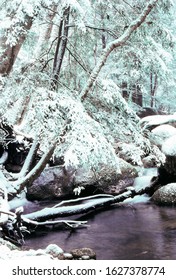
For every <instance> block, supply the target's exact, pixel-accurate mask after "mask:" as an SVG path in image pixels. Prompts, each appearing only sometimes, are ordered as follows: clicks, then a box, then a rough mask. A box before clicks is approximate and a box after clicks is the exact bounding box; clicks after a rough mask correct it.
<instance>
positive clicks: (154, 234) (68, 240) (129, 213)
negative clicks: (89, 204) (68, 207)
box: [24, 169, 176, 260]
mask: <svg viewBox="0 0 176 280" xmlns="http://www.w3.org/2000/svg"><path fill="white" fill-rule="evenodd" d="M155 173H156V170H154V169H148V170H145V172H144V173H143V174H142V176H140V177H138V178H136V180H135V182H134V186H136V187H140V186H142V185H144V184H145V185H146V184H148V182H149V181H150V178H151V176H153V175H155ZM41 206H42V205H40V207H41ZM38 209H39V205H37V204H35V203H28V204H27V206H26V209H25V211H26V212H28V210H30V212H31V211H35V210H38ZM81 219H82V220H87V221H88V225H89V226H88V227H86V228H81V229H77V230H75V231H70V230H58V229H57V230H56V229H55V230H52V231H48V232H47V231H40V232H36V233H35V234H32V235H31V236H27V238H26V243H25V246H24V248H25V249H29V248H32V249H39V248H46V246H47V245H48V244H53V243H54V244H57V245H58V246H60V247H61V248H62V249H63V250H64V251H70V250H71V249H74V248H81V247H89V248H92V249H93V250H94V251H95V252H96V254H97V259H99V260H106V259H107V260H118V259H120V260H137V259H139V260H147V259H150V260H154V259H158V260H162V259H172V260H173V259H176V209H175V207H161V206H157V205H155V204H153V203H152V202H150V201H149V199H148V197H146V196H141V197H136V198H134V199H129V200H127V201H126V202H124V203H122V204H121V205H120V206H118V205H115V206H113V207H111V208H110V209H108V210H106V211H105V210H104V211H97V212H96V213H94V214H92V213H91V214H86V215H84V216H82V217H81Z"/></svg>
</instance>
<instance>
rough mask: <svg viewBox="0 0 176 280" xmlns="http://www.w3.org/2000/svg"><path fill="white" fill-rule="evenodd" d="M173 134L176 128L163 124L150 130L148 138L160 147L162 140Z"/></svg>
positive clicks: (175, 132) (175, 133)
mask: <svg viewBox="0 0 176 280" xmlns="http://www.w3.org/2000/svg"><path fill="white" fill-rule="evenodd" d="M173 135H176V128H175V127H173V126H172V125H169V124H163V125H159V126H157V127H156V128H154V129H152V130H151V134H150V140H151V142H153V144H155V145H157V146H158V147H161V146H162V144H163V142H164V141H165V140H167V139H169V138H170V137H171V136H173Z"/></svg>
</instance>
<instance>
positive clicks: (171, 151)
mask: <svg viewBox="0 0 176 280" xmlns="http://www.w3.org/2000/svg"><path fill="white" fill-rule="evenodd" d="M162 152H163V153H164V154H165V155H166V156H176V135H173V136H171V137H170V138H169V139H167V140H166V141H165V142H164V143H163V145H162Z"/></svg>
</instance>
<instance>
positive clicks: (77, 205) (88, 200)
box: [23, 179, 157, 222]
mask: <svg viewBox="0 0 176 280" xmlns="http://www.w3.org/2000/svg"><path fill="white" fill-rule="evenodd" d="M156 189H157V179H156V180H154V181H153V182H152V183H151V184H150V185H149V186H147V187H145V188H143V189H140V190H135V189H134V188H133V187H128V188H126V189H125V190H124V192H123V193H121V194H119V195H116V196H112V195H95V196H89V197H85V198H78V199H72V200H67V201H63V202H61V203H59V204H57V205H55V206H53V207H50V208H44V209H42V210H39V211H36V212H33V213H30V214H26V215H23V217H24V218H28V219H30V220H33V221H40V222H42V221H46V220H50V219H55V218H58V217H67V216H72V215H78V214H84V213H88V212H90V211H96V210H98V209H100V208H107V207H110V206H111V205H113V204H117V203H120V202H123V201H124V200H125V199H127V198H133V197H134V196H136V195H142V194H148V195H152V194H153V193H154V191H156ZM68 204H69V205H68Z"/></svg>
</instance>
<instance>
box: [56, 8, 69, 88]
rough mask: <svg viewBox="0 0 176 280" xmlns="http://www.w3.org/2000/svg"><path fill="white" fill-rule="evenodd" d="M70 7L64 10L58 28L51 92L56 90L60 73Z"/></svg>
mask: <svg viewBox="0 0 176 280" xmlns="http://www.w3.org/2000/svg"><path fill="white" fill-rule="evenodd" d="M69 13H70V7H68V8H66V9H65V11H64V13H63V18H62V20H61V22H60V26H59V34H58V42H57V46H56V51H55V57H54V63H53V79H52V83H51V88H52V90H56V89H57V83H58V79H59V75H60V71H61V66H62V62H63V58H64V54H65V50H66V46H67V38H68V30H69V27H68V22H69Z"/></svg>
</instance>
